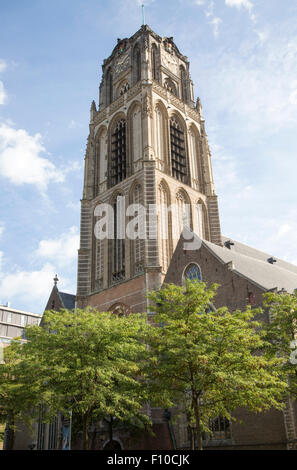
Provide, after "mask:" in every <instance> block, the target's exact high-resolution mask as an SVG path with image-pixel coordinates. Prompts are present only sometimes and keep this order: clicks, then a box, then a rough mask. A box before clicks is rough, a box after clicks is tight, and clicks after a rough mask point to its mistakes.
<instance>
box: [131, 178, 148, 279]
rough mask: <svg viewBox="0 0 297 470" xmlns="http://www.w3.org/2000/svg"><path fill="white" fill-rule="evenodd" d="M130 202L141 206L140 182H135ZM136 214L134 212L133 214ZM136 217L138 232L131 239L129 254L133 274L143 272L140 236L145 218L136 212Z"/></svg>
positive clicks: (142, 243)
mask: <svg viewBox="0 0 297 470" xmlns="http://www.w3.org/2000/svg"><path fill="white" fill-rule="evenodd" d="M131 202H132V204H137V205H142V206H143V192H142V187H141V186H140V184H136V186H135V187H134V189H133V192H132V197H131ZM134 216H136V214H135V215H134ZM137 217H139V223H138V224H137V226H136V227H135V229H136V230H137V232H138V234H139V235H138V236H137V238H136V239H135V240H131V252H132V253H131V254H132V260H133V261H132V263H133V266H132V272H133V273H134V274H140V273H143V272H144V261H143V256H144V240H143V236H141V232H142V227H144V225H145V220H144V219H143V214H142V213H141V212H140V213H139V212H137Z"/></svg>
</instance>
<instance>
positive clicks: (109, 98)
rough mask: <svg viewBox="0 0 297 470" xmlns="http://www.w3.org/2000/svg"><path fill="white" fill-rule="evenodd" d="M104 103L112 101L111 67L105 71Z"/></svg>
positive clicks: (107, 103)
mask: <svg viewBox="0 0 297 470" xmlns="http://www.w3.org/2000/svg"><path fill="white" fill-rule="evenodd" d="M105 91H106V105H107V106H108V105H109V104H111V103H112V100H113V89H112V71H111V69H108V71H107V73H106V87H105Z"/></svg>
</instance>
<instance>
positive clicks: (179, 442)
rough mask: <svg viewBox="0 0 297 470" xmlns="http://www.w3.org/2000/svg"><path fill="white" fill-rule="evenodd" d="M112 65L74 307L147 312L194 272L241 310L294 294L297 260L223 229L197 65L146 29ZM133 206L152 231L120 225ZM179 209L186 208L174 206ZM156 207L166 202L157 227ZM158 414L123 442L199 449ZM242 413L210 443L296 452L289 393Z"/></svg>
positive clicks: (94, 139)
mask: <svg viewBox="0 0 297 470" xmlns="http://www.w3.org/2000/svg"><path fill="white" fill-rule="evenodd" d="M102 70H103V73H102V81H101V84H100V96H99V104H98V107H97V106H96V104H95V102H94V101H93V103H92V106H91V111H90V133H89V136H88V143H87V149H86V156H85V171H84V188H83V198H82V201H81V227H80V248H79V254H78V278H77V295H76V306H77V307H81V308H83V307H85V306H88V305H90V306H93V307H96V308H97V309H98V310H99V311H112V312H114V313H117V314H128V313H130V312H146V311H147V298H146V296H147V293H148V292H149V291H150V290H152V289H159V288H160V287H161V286H162V284H163V282H164V281H165V282H174V283H177V284H182V282H183V280H184V278H185V277H190V278H193V277H195V278H198V279H203V280H204V281H206V282H209V283H214V282H216V283H218V284H220V288H219V290H218V295H217V297H216V299H215V303H216V305H215V306H216V307H220V306H223V305H226V306H228V307H229V308H230V309H231V310H234V309H236V308H240V309H244V308H245V307H246V305H247V304H252V305H254V306H259V305H261V304H262V294H263V293H264V292H267V291H269V290H273V291H276V292H279V291H281V290H285V291H287V292H293V291H294V289H296V288H297V267H296V266H293V265H291V264H289V263H286V262H284V261H282V260H279V259H277V258H275V257H273V256H271V255H269V254H266V253H262V252H260V251H258V250H255V249H253V248H251V247H248V246H245V245H243V244H241V243H239V242H236V241H234V240H231V239H230V238H226V237H223V236H222V235H221V229H220V218H219V211H218V202H217V196H216V193H215V187H214V181H213V173H212V163H211V153H210V150H209V145H208V140H207V134H206V131H205V121H204V119H203V115H202V108H201V103H200V100H199V98H198V99H197V101H195V99H194V91H193V82H192V80H191V76H190V70H189V61H188V59H187V57H185V56H184V55H182V53H181V52H180V51H179V50H178V48H177V46H176V45H175V43H174V41H173V38H167V37H166V38H164V37H163V38H162V37H160V36H158V35H157V34H156V33H154V32H153V31H152V30H151V29H150V28H149V27H148V26H147V25H144V26H142V27H141V29H140V30H139V31H137V32H136V33H135V34H134V35H133V36H132V37H131V38H126V39H118V42H117V45H116V46H115V48H114V50H113V51H112V54H111V55H110V57H108V58H107V59H105V60H104V63H103V67H102ZM123 196H124V198H123ZM120 199H121V201H123V200H124V204H123V203H122V204H118V201H119V200H120ZM102 204H110V205H111V206H112V207H113V208H114V232H116V236H115V237H110V238H109V239H108V238H106V239H103V240H101V239H98V238H97V237H96V236H95V230H94V229H95V227H96V222H97V219H98V217H97V214H98V213H97V208H98V207H99V208H100V206H101V205H102ZM131 204H142V205H143V206H144V208H145V209H146V211H145V214H144V216H143V217H144V218H143V220H142V223H141V224H140V225H142V228H143V227H144V230H145V234H144V235H145V236H143V237H138V238H136V239H130V238H129V237H127V236H125V233H124V234H122V236H118V232H117V231H116V225H117V221H118V220H119V217H120V218H122V219H123V220H124V223H125V225H127V224H128V223H129V220H130V219H129V216H130V215H132V213H131V214H129V212H128V213H127V209H128V207H129V206H130V205H131ZM172 205H175V207H176V211H175V212H170V211H167V210H166V208H168V207H170V206H172ZM150 207H157V209H158V210H157V213H156V219H155V221H156V223H155V224H153V227H152V224H150V223H149V216H150ZM119 212H120V214H119ZM184 227H187V229H188V230H189V231H190V233H195V234H196V235H195V237H196V239H197V240H198V241H199V243H198V245H197V248H196V249H194V250H193V249H190V250H187V249H186V248H185V244H184V241H183V239H182V237H181V233H182V232H184V230H183V229H184ZM152 229H153V232H154V231H155V233H154V236H150V235H151V233H150V232H151V231H152ZM124 232H125V231H124ZM64 297H65V294H63V293H59V291H58V288H57V286H56V285H55V286H54V289H53V291H52V294H51V296H50V299H49V301H48V304H47V307H46V309H50V308H53V307H52V306H53V305H58V306H61V305H62V306H63V298H64ZM72 297H73V299H72V300H73V301H74V296H72ZM68 300H69V299H68V298H67V301H68ZM267 321H268V318H267ZM150 413H151V416H152V419H153V423H154V431H155V434H156V438H155V439H152V438H151V437H150V436H146V437H145V438H144V439H143V440H142V441H140V442H139V443H138V444H133V445H132V444H129V443H128V440H127V439H125V435H123V434H121V435H120V434H119V435H118V436H117V438H116V440H117V442H118V445H119V447H120V448H126V449H127V448H143V449H174V448H178V449H187V448H189V446H190V441H189V435H188V433H187V424H186V421H184V422H183V421H182V420H180V421H179V422H178V423H176V424H172V423H171V421H170V415H168V413H167V414H166V413H165V414H164V410H157V409H151V410H150ZM237 418H238V419H239V420H238V422H236V423H229V422H226V420H221V419H220V418H218V419H217V420H214V422H213V423H212V430H213V435H212V436H211V437H210V436H208V437H206V440H205V442H204V448H219V449H293V448H296V447H297V407H296V403H292V402H291V401H290V400H288V402H287V403H286V409H285V410H284V412H281V411H276V410H272V411H270V412H268V413H265V414H261V415H251V414H249V413H246V412H245V411H244V410H238V413H237ZM240 420H242V421H243V424H240ZM98 445H99V444H98ZM45 448H46V447H45ZM98 448H102V447H100V446H99V447H98Z"/></svg>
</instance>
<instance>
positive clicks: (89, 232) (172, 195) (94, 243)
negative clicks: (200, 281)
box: [77, 25, 221, 313]
mask: <svg viewBox="0 0 297 470" xmlns="http://www.w3.org/2000/svg"><path fill="white" fill-rule="evenodd" d="M120 200H121V201H122V202H121V204H119V201H120ZM123 201H124V202H123ZM102 204H110V205H111V207H113V209H114V229H115V231H116V225H117V220H118V218H119V217H123V218H124V220H125V224H126V226H127V225H128V224H129V221H130V220H131V216H132V215H133V213H132V212H131V205H132V204H142V205H143V207H144V209H145V213H144V214H142V219H141V218H140V219H139V220H140V223H139V225H141V229H143V228H144V232H145V233H144V236H140V237H138V238H136V239H130V238H129V237H127V236H126V235H125V233H124V234H123V235H122V236H118V235H116V236H115V237H114V238H110V237H109V239H108V238H106V239H104V240H100V239H98V238H97V237H96V236H95V234H94V228H95V226H96V222H97V220H98V216H97V214H98V212H97V209H96V208H98V207H100V205H102ZM172 205H174V206H175V207H176V210H175V211H170V210H169V211H167V210H166V209H167V208H169V207H171V206H172ZM152 207H157V212H156V213H157V216H156V218H155V219H153V220H155V223H153V224H152V223H149V221H150V220H152V219H149V216H150V211H151V210H152V209H151V208H152ZM95 209H96V210H95ZM138 215H139V214H138ZM184 224H186V225H187V226H189V227H190V228H191V230H192V231H193V232H195V233H196V234H198V235H199V236H200V237H201V238H203V239H206V240H209V241H211V242H213V243H216V244H219V245H220V244H221V232H220V221H219V212H218V204H217V196H216V194H215V189H214V182H213V175H212V165H211V155H210V151H209V146H208V141H207V135H206V132H205V123H204V119H203V116H202V108H201V103H200V100H199V98H198V99H197V101H196V102H195V100H194V91H193V82H192V80H191V77H190V72H189V61H188V59H187V57H185V56H183V55H182V54H181V53H180V51H179V50H178V48H177V46H176V45H175V43H174V41H173V38H172V37H171V38H162V37H160V36H158V35H157V34H155V33H154V32H153V31H152V30H151V29H150V28H149V27H148V26H147V25H144V26H142V27H141V29H140V30H139V31H137V32H136V33H135V34H134V35H133V36H132V37H131V38H129V39H128V38H126V39H122V40H121V39H118V41H117V45H116V46H115V48H114V50H113V51H112V54H111V55H110V57H108V59H105V60H104V63H103V66H102V81H101V84H100V93H99V105H98V108H97V106H96V104H95V102H94V101H93V103H92V106H91V116H90V133H89V137H88V143H87V149H86V156H85V173H84V189H83V198H82V201H81V233H80V249H79V259H78V284H77V304H78V306H80V307H84V306H86V305H92V306H96V307H97V308H98V309H99V310H101V311H106V310H111V311H115V312H118V313H125V312H126V313H128V312H131V311H132V312H144V311H146V310H147V300H146V294H147V292H148V291H150V290H151V289H156V288H159V287H160V286H161V284H162V282H163V280H164V277H165V274H166V272H167V269H168V266H169V262H170V260H171V257H172V255H173V252H174V249H175V247H176V244H177V242H178V239H179V237H180V233H181V231H182V228H183V226H184ZM153 232H155V233H154V234H153ZM152 234H153V235H152Z"/></svg>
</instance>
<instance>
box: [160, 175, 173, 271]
mask: <svg viewBox="0 0 297 470" xmlns="http://www.w3.org/2000/svg"><path fill="white" fill-rule="evenodd" d="M169 204H170V201H169V193H168V189H167V188H166V186H165V185H164V184H163V183H161V184H160V185H159V188H158V215H159V217H158V219H159V227H158V228H159V250H160V253H159V260H160V265H161V266H162V271H163V272H166V271H167V269H168V266H169V261H170V227H169V214H168V207H169Z"/></svg>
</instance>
